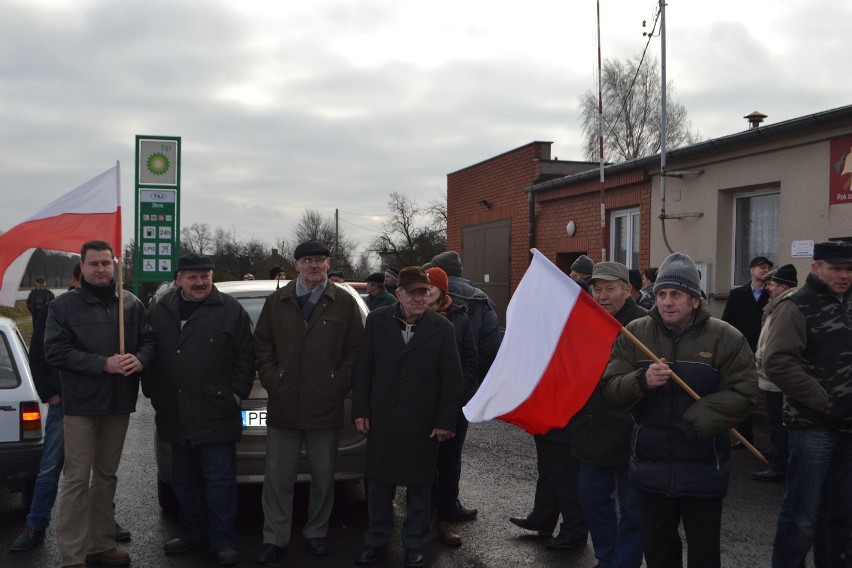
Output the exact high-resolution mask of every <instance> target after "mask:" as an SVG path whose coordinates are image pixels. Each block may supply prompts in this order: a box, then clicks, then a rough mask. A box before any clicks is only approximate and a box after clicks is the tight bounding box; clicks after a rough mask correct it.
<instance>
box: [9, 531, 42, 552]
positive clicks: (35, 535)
mask: <svg viewBox="0 0 852 568" xmlns="http://www.w3.org/2000/svg"><path fill="white" fill-rule="evenodd" d="M44 532H45V531H41V530H38V529H31V528H30V527H24V530H22V531H21V534H19V535H18V538H16V539H15V542H13V543H12V546H10V547H9V550H13V551H16V552H20V551H21V550H29V549H31V548H32V547H34V546H35V545H37V544H39V543H40V542H42V541H43V540H44Z"/></svg>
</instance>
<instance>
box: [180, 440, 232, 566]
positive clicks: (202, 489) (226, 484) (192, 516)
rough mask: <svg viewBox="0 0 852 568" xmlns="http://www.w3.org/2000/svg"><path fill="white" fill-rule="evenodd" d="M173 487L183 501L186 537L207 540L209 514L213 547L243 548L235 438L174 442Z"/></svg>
mask: <svg viewBox="0 0 852 568" xmlns="http://www.w3.org/2000/svg"><path fill="white" fill-rule="evenodd" d="M172 488H173V489H174V492H175V496H176V497H177V499H178V503H180V518H179V524H180V533H179V536H180V537H181V538H182V539H184V540H186V541H187V542H192V543H198V542H200V541H201V540H203V538H204V526H205V523H204V521H205V518H206V520H207V523H208V524H209V540H210V547H211V549H213V550H214V551H217V550H221V549H222V548H239V540H238V539H237V531H236V527H235V523H236V518H237V452H236V447H235V444H234V442H221V443H217V444H200V445H197V446H191V445H188V444H172Z"/></svg>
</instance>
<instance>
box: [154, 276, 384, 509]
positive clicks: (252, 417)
mask: <svg viewBox="0 0 852 568" xmlns="http://www.w3.org/2000/svg"><path fill="white" fill-rule="evenodd" d="M286 284H287V281H286V280H281V281H280V282H278V281H275V280H239V281H234V282H217V283H216V288H218V289H219V291H220V292H222V293H224V294H229V295H231V296H233V297H234V298H235V299H236V300H237V301H239V302H240V304H242V306H243V308H245V310H246V311H247V312H248V314H249V316H250V317H251V321H252V324H253V325H254V324H256V323H257V319H258V317H260V310H261V309H262V308H263V303H264V302H265V301H266V297H267V296H268V295H269V294H271V293H272V292H274V291H275V290H276V289H277V287H278V286H279V285H280V287H282V288H283V287H284V286H285V285H286ZM336 286H339V287H340V288H342V289H344V290H346V291H347V292H348V293H349V294H351V295H352V297H353V298H355V300H356V301H357V304H358V309H359V310H360V311H361V317H362V319H363V320H366V319H367V314H368V313H369V310H368V309H367V305H366V304H365V303H364V301H363V300H362V299H361V296H360V295H359V294H358V292H357V291H356V290H355V289H353V288H352V287H351V286H349V285H348V284H336ZM267 398H268V395H267V393H266V389H264V388H263V387H262V386H261V384H260V381H259V380H258V379H257V378H255V380H254V384H253V385H252V389H251V394H250V395H249V397H248V398H247V399H245V400H244V401H243V402H242V414H243V437H242V440H240V441H239V442H238V443H237V483H239V484H250V483H256V484H260V483H263V476H264V473H265V471H266V405H267ZM350 407H351V395H350V396H347V399H346V401H345V404H344V412H345V415H344V426H343V430H342V431H341V433H340V443H339V445H338V448H337V461H336V463H335V479H336V480H338V481H343V480H350V479H363V478H364V467H365V464H366V460H367V437H366V436H365V435H364V434H361V433H359V432H358V431H357V430H355V426H354V425H353V423H352V418H351V414H350ZM156 456H157V489H158V496H159V500H160V507H161V508H162V509H163V510H164V511H165V512H167V513H174V512H175V511H177V508H178V504H177V499H176V498H175V496H174V493H173V492H172V487H171V481H172V472H171V446H170V445H169V444H167V443H163V442H160V441H159V440H158V441H157V451H156ZM310 479H311V475H310V472H309V470H308V461H307V458H306V454H305V452H304V450H302V459H301V460H300V463H299V476H298V481H302V482H304V481H310Z"/></svg>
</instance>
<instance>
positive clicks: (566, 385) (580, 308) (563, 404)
mask: <svg viewBox="0 0 852 568" xmlns="http://www.w3.org/2000/svg"><path fill="white" fill-rule="evenodd" d="M532 252H533V259H532V263H531V264H530V267H529V268H528V269H527V272H526V274H524V277H523V278H522V279H521V283H520V284H519V285H518V289H517V290H516V291H515V294H514V296H512V300H511V301H510V302H509V307H508V309H507V311H506V334H505V336H504V337H503V343H502V344H501V345H500V350H499V351H498V352H497V357H496V358H495V359H494V364H493V365H491V369H490V370H489V371H488V375H486V377H485V380H483V381H482V385H481V386H480V387H479V390H478V391H477V392H476V394H475V395H474V397H473V398H472V399H471V400H470V402H468V403H467V405H466V406H465V407H464V409H463V410H464V415H465V416H466V417H467V419H468V420H469V421H470V422H484V421H486V420H491V419H493V418H498V419H500V420H503V421H505V422H508V423H510V424H514V425H516V426H520V427H521V428H523V429H524V430H526V431H527V432H529V433H530V434H545V433H547V432H548V431H550V430H552V429H553V428H562V427H564V426H565V425H566V424H567V423H568V421H569V420H570V419H571V417H572V416H574V414H576V413H577V411H578V410H580V408H582V407H583V405H584V404H586V401H587V400H588V399H589V397H590V396H591V395H592V391H594V389H595V386H597V384H598V381H599V380H600V378H601V375H602V374H603V372H604V369H605V368H606V365H607V362H608V361H609V356H610V352H611V350H612V344H613V342H614V341H615V338H616V337H617V336H618V333H619V331H621V324H620V323H618V321H617V320H616V319H615V318H614V317H612V316H611V315H610V314H609V313H608V312H607V311H606V310H604V309H603V308H602V307H600V306H599V305H598V304H597V303H596V302H595V301H594V300H593V299H592V297H591V296H590V295H589V294H587V293H586V292H585V291H583V289H582V288H580V287H579V286H578V285H577V283H576V282H574V281H573V280H571V278H569V277H568V276H567V275H566V274H565V273H564V272H562V271H561V270H560V269H559V268H557V267H556V266H555V265H554V264H553V263H552V262H550V261H549V260H548V259H547V257H546V256H544V255H543V254H541V253H540V252H539V251H538V250H536V249H532Z"/></svg>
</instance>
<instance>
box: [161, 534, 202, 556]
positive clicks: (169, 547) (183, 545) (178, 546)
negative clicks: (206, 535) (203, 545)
mask: <svg viewBox="0 0 852 568" xmlns="http://www.w3.org/2000/svg"><path fill="white" fill-rule="evenodd" d="M193 548H195V543H194V542H189V541H188V540H184V539H182V538H181V537H175V538H173V539H172V540H170V541H168V542H166V544H164V545H163V550H165V551H166V554H170V555H171V554H174V555H177V554H186V553H187V552H189V551H190V550H192V549H193Z"/></svg>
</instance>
